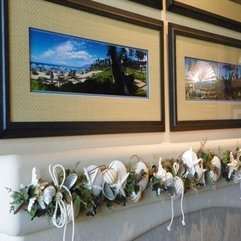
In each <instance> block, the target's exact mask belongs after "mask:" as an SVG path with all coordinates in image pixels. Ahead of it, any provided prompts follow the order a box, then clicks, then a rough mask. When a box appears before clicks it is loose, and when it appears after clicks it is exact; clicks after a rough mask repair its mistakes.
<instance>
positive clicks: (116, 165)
mask: <svg viewBox="0 0 241 241" xmlns="http://www.w3.org/2000/svg"><path fill="white" fill-rule="evenodd" d="M109 167H110V168H112V169H114V170H116V171H117V173H118V177H117V178H119V179H120V180H122V179H123V178H124V177H125V176H126V174H127V171H126V167H125V165H124V164H123V163H122V162H121V161H118V160H115V161H113V162H111V163H110V165H109ZM125 185H126V181H125V182H124V183H123V185H122V186H123V188H124V187H125Z"/></svg>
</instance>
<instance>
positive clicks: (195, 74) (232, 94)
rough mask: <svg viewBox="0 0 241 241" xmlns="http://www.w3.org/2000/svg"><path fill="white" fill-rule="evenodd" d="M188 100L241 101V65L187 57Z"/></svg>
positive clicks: (186, 80) (186, 93) (186, 82)
mask: <svg viewBox="0 0 241 241" xmlns="http://www.w3.org/2000/svg"><path fill="white" fill-rule="evenodd" d="M185 96H186V100H197V101H201V100H205V101H213V100H216V101H241V65H235V64H230V63H220V62H214V61H208V60H202V59H195V58H190V57H185Z"/></svg>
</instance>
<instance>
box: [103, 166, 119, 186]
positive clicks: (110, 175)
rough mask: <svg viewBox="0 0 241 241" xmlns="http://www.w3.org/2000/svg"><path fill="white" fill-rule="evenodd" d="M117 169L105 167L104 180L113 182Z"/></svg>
mask: <svg viewBox="0 0 241 241" xmlns="http://www.w3.org/2000/svg"><path fill="white" fill-rule="evenodd" d="M117 175H118V173H117V171H116V170H115V169H113V168H107V169H106V170H104V171H103V177H104V181H105V182H107V183H108V184H113V183H115V182H116V181H117Z"/></svg>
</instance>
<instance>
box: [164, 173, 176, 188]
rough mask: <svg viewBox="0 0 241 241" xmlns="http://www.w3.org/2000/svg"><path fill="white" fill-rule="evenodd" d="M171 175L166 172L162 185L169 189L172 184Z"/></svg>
mask: <svg viewBox="0 0 241 241" xmlns="http://www.w3.org/2000/svg"><path fill="white" fill-rule="evenodd" d="M173 181H174V179H173V175H172V174H171V173H170V172H167V173H166V175H165V180H164V183H165V185H166V186H167V187H170V186H171V185H172V184H173Z"/></svg>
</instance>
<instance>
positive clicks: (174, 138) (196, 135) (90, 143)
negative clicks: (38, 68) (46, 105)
mask: <svg viewBox="0 0 241 241" xmlns="http://www.w3.org/2000/svg"><path fill="white" fill-rule="evenodd" d="M96 2H101V3H104V4H108V5H111V6H115V7H118V8H121V9H124V10H128V11H133V12H135V13H139V14H143V15H146V16H151V17H152V18H156V19H159V20H162V21H164V34H165V38H164V39H165V42H164V49H165V53H164V60H165V62H164V63H165V65H164V70H165V71H164V75H165V76H164V81H165V109H166V116H165V122H166V132H164V133H147V134H146V133H145V134H142V133H138V134H118V135H90V136H74V137H72V136H71V137H47V138H25V139H8V140H0V154H13V153H28V152H51V151H58V150H62V151H63V150H72V149H81V148H94V147H111V146H124V145H141V144H157V143H163V142H164V143H168V142H187V141H201V140H204V139H209V140H212V139H227V138H240V136H241V129H227V130H209V131H192V132H178V133H171V132H169V103H168V66H167V62H168V61H167V23H168V22H173V23H178V24H182V25H185V26H189V27H193V28H196V29H200V30H204V31H209V32H212V33H216V34H221V35H226V36H229V37H232V38H237V39H241V33H238V32H235V31H231V30H228V29H224V28H221V27H218V26H214V25H210V24H207V23H205V22H200V21H197V20H193V19H190V18H186V17H183V16H180V15H177V14H173V13H170V12H166V11H159V10H155V9H152V8H147V7H144V6H142V5H140V4H136V3H132V2H130V1H127V0H118V1H116V0H98V1H97V0H96ZM163 2H164V5H165V1H163ZM164 9H165V6H164Z"/></svg>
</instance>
